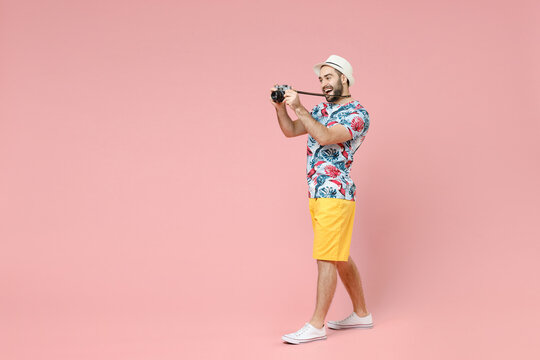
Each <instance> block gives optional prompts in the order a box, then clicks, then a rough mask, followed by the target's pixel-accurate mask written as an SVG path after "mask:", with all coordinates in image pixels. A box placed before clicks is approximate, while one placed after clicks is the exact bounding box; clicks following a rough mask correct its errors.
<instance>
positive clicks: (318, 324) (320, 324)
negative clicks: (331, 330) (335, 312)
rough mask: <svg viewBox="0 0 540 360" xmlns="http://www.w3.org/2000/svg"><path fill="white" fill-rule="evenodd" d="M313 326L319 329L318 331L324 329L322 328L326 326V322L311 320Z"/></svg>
mask: <svg viewBox="0 0 540 360" xmlns="http://www.w3.org/2000/svg"><path fill="white" fill-rule="evenodd" d="M309 323H310V324H311V325H313V327H315V328H317V329H322V327H323V326H324V322H320V321H313V320H311V321H310V322H309Z"/></svg>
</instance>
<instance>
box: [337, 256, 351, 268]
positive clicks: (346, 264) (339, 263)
mask: <svg viewBox="0 0 540 360" xmlns="http://www.w3.org/2000/svg"><path fill="white" fill-rule="evenodd" d="M351 263H352V258H351V257H350V256H349V258H348V259H347V261H336V266H337V268H338V270H345V269H348V268H349V266H350V265H351Z"/></svg>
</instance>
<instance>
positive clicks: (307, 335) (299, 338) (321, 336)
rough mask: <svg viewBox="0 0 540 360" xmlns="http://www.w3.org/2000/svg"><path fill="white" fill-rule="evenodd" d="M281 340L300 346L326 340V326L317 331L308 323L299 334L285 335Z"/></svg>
mask: <svg viewBox="0 0 540 360" xmlns="http://www.w3.org/2000/svg"><path fill="white" fill-rule="evenodd" d="M281 339H282V340H283V341H285V342H288V343H291V344H300V343H305V342H310V341H315V340H325V339H326V326H324V325H323V327H322V329H317V328H316V327H314V326H313V325H311V324H310V323H308V322H307V323H306V324H305V325H304V326H303V327H302V328H301V329H300V330H298V331H297V332H294V333H290V334H287V335H283V336H282V337H281Z"/></svg>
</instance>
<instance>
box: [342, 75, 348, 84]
mask: <svg viewBox="0 0 540 360" xmlns="http://www.w3.org/2000/svg"><path fill="white" fill-rule="evenodd" d="M340 78H341V79H340V80H341V85H347V77H346V76H345V75H343V74H341V76H340Z"/></svg>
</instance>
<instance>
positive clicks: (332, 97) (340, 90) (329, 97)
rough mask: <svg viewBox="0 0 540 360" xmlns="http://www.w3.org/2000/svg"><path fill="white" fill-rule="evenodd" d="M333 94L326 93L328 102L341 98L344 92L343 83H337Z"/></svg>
mask: <svg viewBox="0 0 540 360" xmlns="http://www.w3.org/2000/svg"><path fill="white" fill-rule="evenodd" d="M332 93H333V94H332V95H325V97H326V101H328V102H334V101H337V100H339V99H340V97H341V94H343V85H341V84H340V83H337V84H336V86H334V87H333V90H332Z"/></svg>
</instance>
